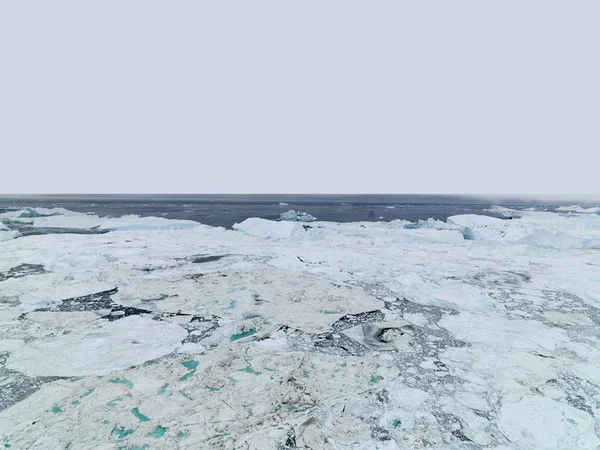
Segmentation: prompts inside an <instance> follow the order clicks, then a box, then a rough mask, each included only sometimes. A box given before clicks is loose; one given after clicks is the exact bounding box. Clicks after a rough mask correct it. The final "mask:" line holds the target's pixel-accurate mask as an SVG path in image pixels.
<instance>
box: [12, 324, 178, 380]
mask: <svg viewBox="0 0 600 450" xmlns="http://www.w3.org/2000/svg"><path fill="white" fill-rule="evenodd" d="M84 314H85V313H84ZM186 336H187V333H186V332H185V331H184V330H183V328H181V327H180V326H178V325H176V324H173V323H167V322H159V321H155V320H151V319H148V318H143V317H140V316H130V317H126V318H124V319H121V320H118V321H114V322H108V323H105V324H101V325H99V326H89V327H88V328H87V329H86V330H83V331H81V332H75V333H70V334H67V335H66V336H59V337H56V338H54V339H44V340H43V341H41V342H36V343H33V344H28V345H25V346H24V347H21V348H20V349H19V351H18V352H14V353H12V354H11V356H10V357H9V358H8V361H7V364H6V366H7V367H8V368H9V369H11V370H17V371H19V372H23V373H25V374H28V375H37V376H82V375H105V374H107V373H110V372H113V371H116V370H122V369H126V368H127V367H131V366H137V365H140V364H143V363H144V362H146V361H150V360H152V359H156V358H159V357H161V356H163V355H166V354H168V353H171V352H172V351H173V350H175V348H176V347H177V346H178V344H180V342H181V341H182V340H183V339H185V337H186ZM139 349H143V351H139Z"/></svg>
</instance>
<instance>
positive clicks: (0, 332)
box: [0, 209, 600, 450]
mask: <svg viewBox="0 0 600 450" xmlns="http://www.w3.org/2000/svg"><path fill="white" fill-rule="evenodd" d="M34 211H35V213H33V212H32V210H30V209H26V210H23V211H12V212H8V213H5V214H4V215H2V214H0V220H5V222H6V223H8V224H9V225H8V227H10V226H11V224H14V223H15V221H17V222H18V221H27V222H28V223H29V225H28V226H30V227H31V228H35V227H47V228H52V229H57V228H61V227H63V228H65V229H69V230H71V229H76V228H81V229H101V230H104V231H106V233H104V234H70V233H67V234H43V235H27V236H23V237H18V236H16V238H14V239H13V238H11V239H10V240H4V241H2V242H0V325H1V326H0V409H1V411H0V444H2V445H4V446H5V448H14V449H21V448H23V449H25V448H39V449H59V448H73V449H78V448H81V449H88V448H89V449H92V448H124V449H126V448H131V449H133V448H146V449H151V448H190V449H197V448H223V449H230V448H238V449H263V448H264V449H293V448H299V449H309V448H310V449H321V448H323V449H375V448H379V449H411V450H413V449H418V448H432V449H449V448H451V449H453V448H464V449H480V448H489V449H498V450H500V449H512V448H518V449H533V448H541V449H596V448H598V446H599V445H600V438H599V433H600V422H599V417H600V363H599V361H600V331H599V330H600V310H599V307H600V250H598V248H597V247H598V245H597V243H598V242H600V216H598V215H597V214H572V213H571V212H569V213H568V214H560V213H558V214H555V213H547V212H535V211H513V210H506V216H507V217H512V219H507V220H503V219H496V218H489V217H480V216H472V215H466V216H455V217H452V218H450V219H449V221H448V223H447V224H444V223H442V222H433V221H423V222H420V223H417V224H411V225H410V226H408V227H407V226H406V225H407V224H406V222H403V221H392V222H389V223H384V222H379V223H349V224H348V223H346V224H336V223H326V222H312V223H310V224H306V225H302V224H300V223H290V222H270V221H266V220H263V219H252V220H248V221H246V222H243V223H242V224H237V225H236V227H235V228H236V230H235V231H226V230H224V229H222V228H211V227H206V226H203V225H200V224H195V223H193V222H189V221H169V220H166V219H154V218H143V219H142V218H136V217H133V216H128V217H124V218H120V219H110V218H100V217H97V216H93V215H81V214H76V213H70V212H69V211H66V210H41V209H40V210H37V209H36V210H34ZM5 228H7V227H2V228H1V229H2V230H3V231H2V232H7V231H6V229H5ZM465 236H467V237H468V238H469V240H465Z"/></svg>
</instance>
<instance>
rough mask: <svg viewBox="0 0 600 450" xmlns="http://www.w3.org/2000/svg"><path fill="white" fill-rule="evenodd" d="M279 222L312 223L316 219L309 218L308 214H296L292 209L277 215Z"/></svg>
mask: <svg viewBox="0 0 600 450" xmlns="http://www.w3.org/2000/svg"><path fill="white" fill-rule="evenodd" d="M279 219H280V220H289V221H293V222H295V221H298V222H314V221H315V220H317V218H316V217H313V216H311V215H310V214H307V213H304V212H296V211H294V210H293V209H290V210H289V211H287V212H284V213H281V214H280V215H279Z"/></svg>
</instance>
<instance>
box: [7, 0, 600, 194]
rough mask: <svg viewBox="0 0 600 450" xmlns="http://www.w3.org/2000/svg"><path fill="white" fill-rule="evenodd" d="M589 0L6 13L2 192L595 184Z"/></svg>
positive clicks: (33, 5)
mask: <svg viewBox="0 0 600 450" xmlns="http://www.w3.org/2000/svg"><path fill="white" fill-rule="evenodd" d="M599 17H600V3H599V2H598V1H597V0H595V1H578V2H565V1H525V2H524V1H502V2H499V1H497V2H481V1H456V2H401V1H397V0H395V1H385V0H382V1H377V2H367V1H361V2H357V1H348V0H343V1H339V0H328V1H302V2H286V1H260V0H258V1H252V2H247V1H245V2H242V1H237V2H218V1H217V2H209V1H205V2H198V1H178V2H165V1H161V2H157V1H151V0H150V1H149V0H144V1H138V0H135V1H134V0H128V1H102V2H82V1H61V0H56V1H52V2H50V1H32V2H19V1H14V2H9V1H5V2H1V4H0V60H1V61H2V66H1V70H0V193H5V194H7V193H95V192H98V193H100V192H101V193H116V192H119V193H150V192H152V193H154V192H165V193H178V192H190V193H193V192H197V193H217V192H234V193H272V192H281V193H294V192H295V193H299V192H302V193H318V192H328V193H457V194H458V193H460V194H473V193H480V194H508V195H514V194H545V195H546V196H547V195H548V194H563V195H569V196H573V195H576V194H600V182H599V181H598V175H597V172H598V167H599V166H600V164H599V163H600V156H599V154H600V126H599V124H600V83H599V81H598V80H600V62H599V61H600V60H599V58H598V54H599V52H600V49H599V48H598V46H599V42H600V27H599V26H598V18H599Z"/></svg>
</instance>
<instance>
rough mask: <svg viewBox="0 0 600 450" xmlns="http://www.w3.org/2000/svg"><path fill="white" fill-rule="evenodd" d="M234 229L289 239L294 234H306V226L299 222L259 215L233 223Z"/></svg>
mask: <svg viewBox="0 0 600 450" xmlns="http://www.w3.org/2000/svg"><path fill="white" fill-rule="evenodd" d="M233 229H234V230H236V231H241V232H243V233H245V234H248V235H250V236H256V237H261V238H275V239H287V238H290V237H292V236H301V235H303V234H304V228H303V227H302V225H300V224H298V223H294V222H286V221H282V222H275V221H272V220H267V219H260V218H258V217H251V218H249V219H246V220H244V221H243V222H242V223H236V224H234V225H233Z"/></svg>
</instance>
